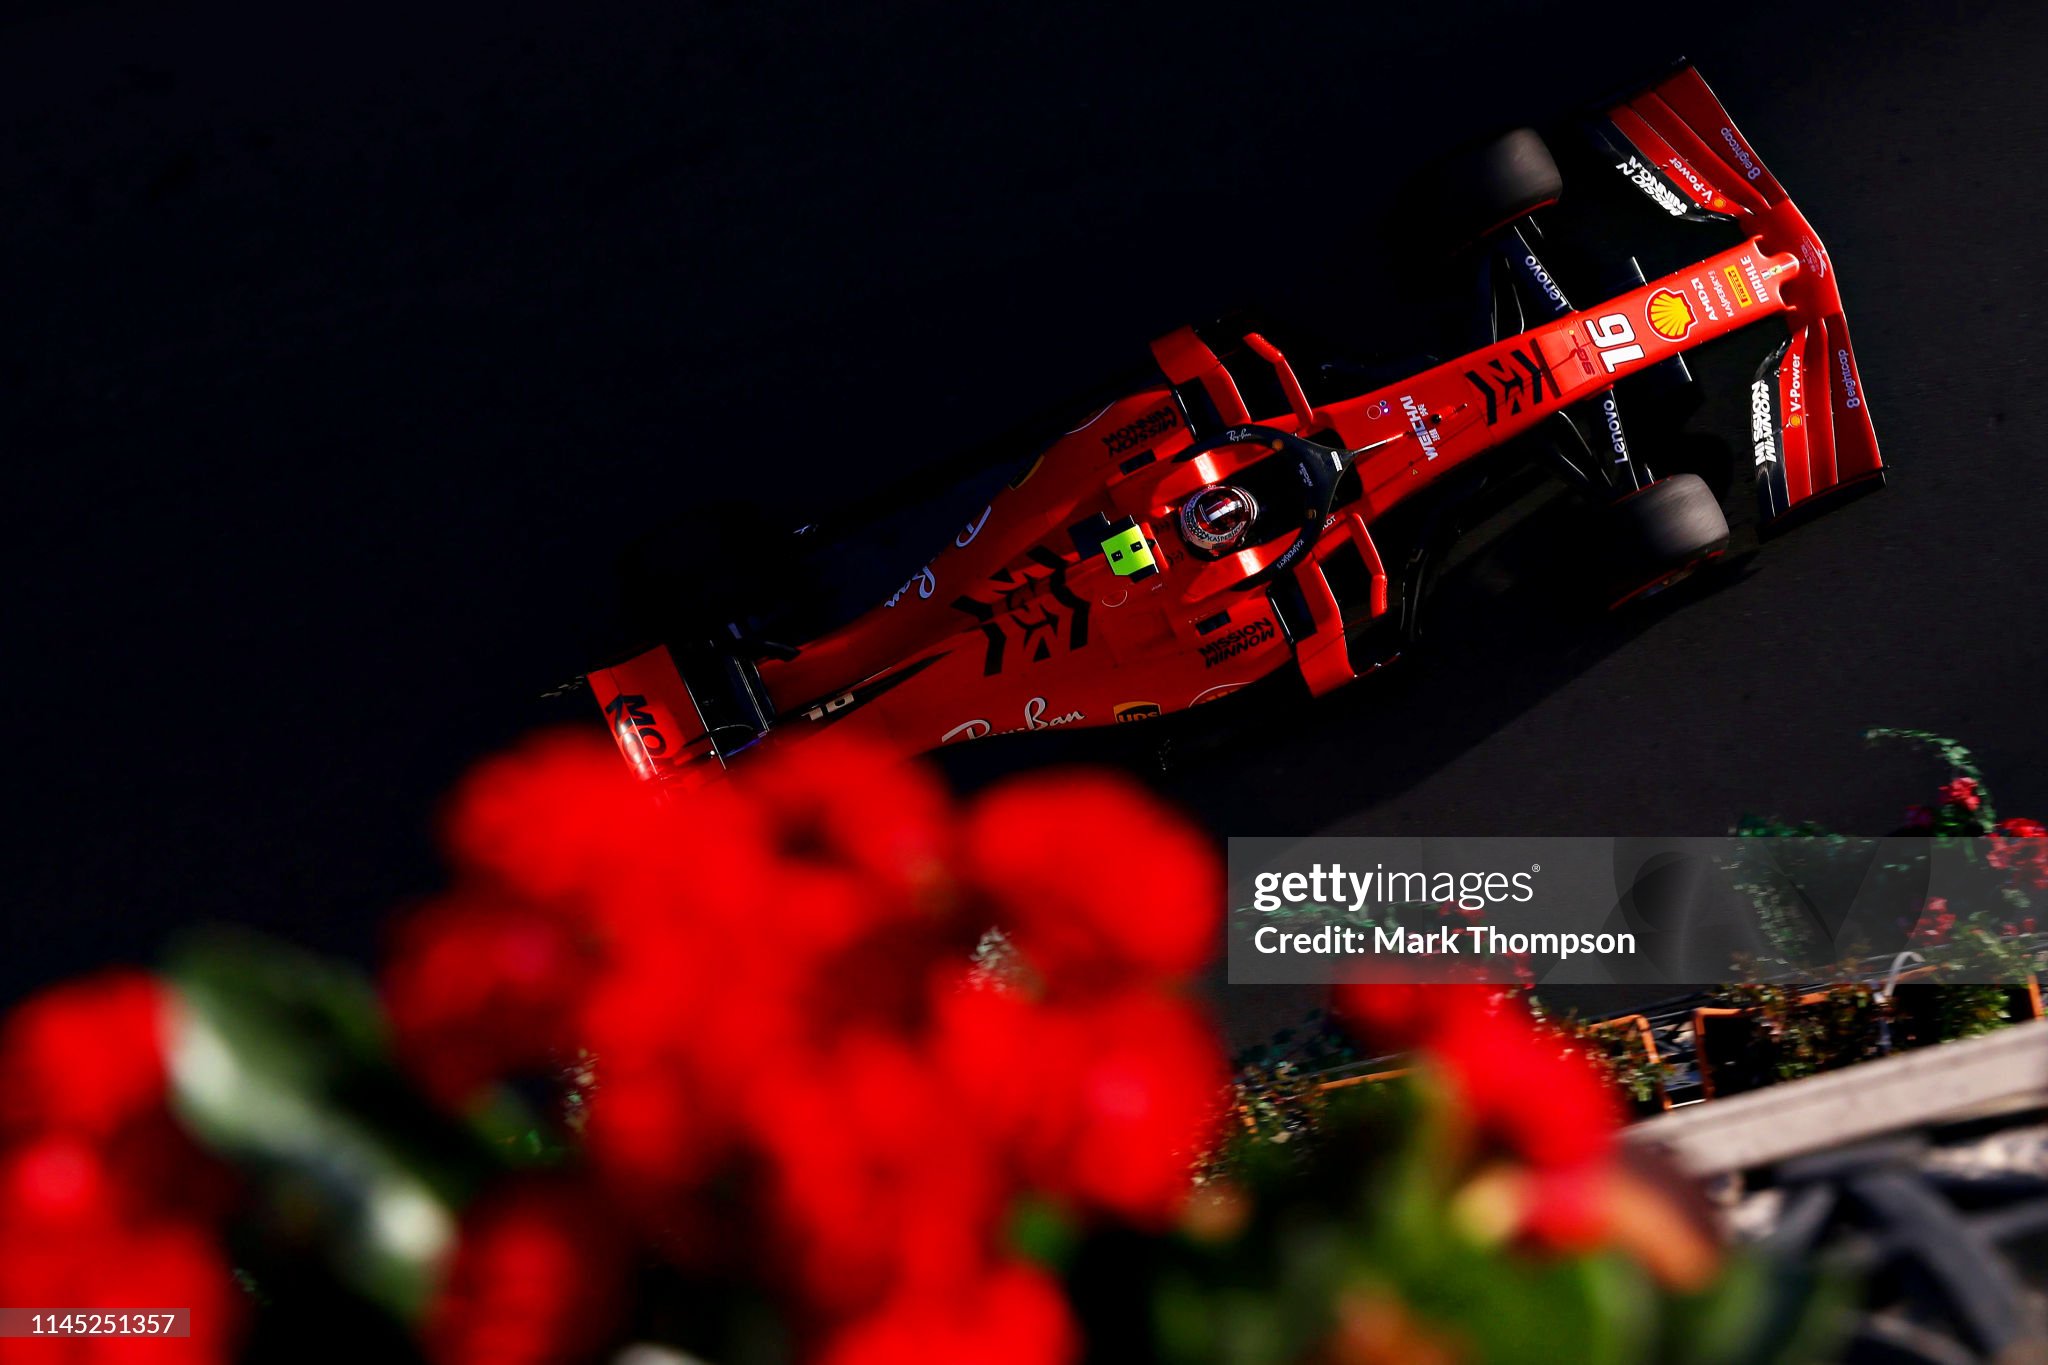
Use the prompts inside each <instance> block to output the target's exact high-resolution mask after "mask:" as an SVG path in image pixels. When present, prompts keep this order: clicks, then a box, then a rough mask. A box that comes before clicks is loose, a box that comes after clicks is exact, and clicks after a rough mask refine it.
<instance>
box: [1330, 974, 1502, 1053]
mask: <svg viewBox="0 0 2048 1365" xmlns="http://www.w3.org/2000/svg"><path fill="white" fill-rule="evenodd" d="M1501 998H1502V992H1501V989H1500V988H1499V987H1498V986H1487V985H1481V984H1477V983H1470V982H1444V983H1441V984H1439V983H1434V982H1432V983H1428V984H1419V983H1413V982H1405V983H1394V982H1379V981H1359V982H1351V983H1348V984H1345V985H1342V986H1339V987H1337V989H1336V992H1335V996H1334V1000H1335V1005H1336V1009H1337V1013H1338V1014H1339V1015H1340V1016H1341V1017H1342V1018H1343V1019H1344V1020H1345V1022H1346V1023H1348V1024H1349V1025H1350V1026H1351V1030H1352V1032H1353V1033H1355V1034H1357V1035H1358V1037H1359V1038H1360V1040H1361V1041H1363V1042H1365V1043H1366V1044H1368V1045H1369V1046H1372V1047H1377V1048H1385V1049H1387V1050H1389V1051H1398V1050H1403V1049H1406V1048H1411V1047H1414V1046H1416V1045H1417V1044H1420V1043H1422V1042H1424V1041H1425V1040H1427V1039H1429V1038H1431V1037H1434V1036H1435V1035H1436V1034H1437V1033H1438V1031H1439V1030H1441V1029H1442V1028H1443V1026H1444V1024H1445V1022H1446V1021H1448V1020H1450V1019H1452V1018H1455V1017H1457V1016H1459V1015H1463V1014H1468V1013H1474V1012H1480V1011H1485V1010H1489V1009H1492V1008H1495V1007H1496V1006H1497V1005H1498V1004H1499V1002H1500V1000H1501Z"/></svg>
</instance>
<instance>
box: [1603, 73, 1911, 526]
mask: <svg viewBox="0 0 2048 1365" xmlns="http://www.w3.org/2000/svg"><path fill="white" fill-rule="evenodd" d="M1604 117H1605V119H1606V121H1607V124H1608V125H1609V128H1610V129H1611V131H1612V138H1611V139H1610V140H1611V141H1614V142H1615V144H1616V147H1617V149H1618V151H1619V152H1620V154H1621V155H1622V156H1623V157H1624V158H1625V159H1624V160H1622V161H1621V162H1620V163H1619V164H1618V165H1617V167H1616V169H1617V170H1619V171H1621V172H1622V173H1623V174H1625V175H1628V176H1629V177H1630V178H1631V179H1632V180H1634V181H1635V183H1636V184H1637V185H1638V187H1640V188H1641V189H1642V190H1643V191H1644V193H1645V194H1647V195H1648V196H1649V197H1650V198H1651V199H1653V200H1654V201H1656V202H1657V203H1658V204H1659V205H1661V206H1662V207H1663V208H1664V209H1665V210H1666V211H1667V212H1669V213H1671V214H1672V215H1673V216H1674V217H1683V218H1688V219H1693V220H1695V221H1714V222H1729V221H1732V222H1735V223H1737V224H1739V225H1740V226H1741V228H1742V230H1743V231H1744V232H1747V233H1748V234H1750V235H1751V236H1752V237H1754V238H1756V239H1757V240H1758V241H1759V242H1760V243H1761V245H1762V247H1763V249H1764V250H1765V251H1766V252H1770V253H1773V254H1776V253H1792V254H1796V255H1797V256H1798V257H1799V260H1800V270H1799V273H1798V275H1797V276H1796V277H1795V278H1793V279H1792V280H1791V281H1790V282H1788V283H1787V284H1786V285H1785V287H1784V291H1783V295H1784V299H1785V303H1786V305H1787V306H1786V311H1785V313H1784V318H1785V322H1786V325H1787V327H1788V329H1789V333H1790V334H1789V335H1788V336H1787V337H1785V338H1784V339H1783V340H1782V341H1780V342H1779V343H1778V344H1777V345H1776V346H1775V348H1774V349H1773V350H1772V351H1771V353H1770V354H1769V355H1768V356H1767V357H1766V358H1765V359H1764V362H1763V365H1762V366H1761V367H1760V368H1759V369H1758V371H1757V375H1756V380H1755V382H1754V384H1752V385H1751V388H1750V442H1751V448H1752V455H1753V457H1754V459H1755V462H1756V490H1757V503H1758V508H1759V512H1760V514H1761V517H1762V523H1763V530H1764V532H1765V533H1766V534H1769V533H1771V532H1773V531H1776V530H1780V529H1783V528H1784V527H1785V526H1786V525H1788V524H1790V523H1791V521H1793V520H1796V519H1797V518H1795V516H1794V514H1795V513H1796V514H1798V515H1799V516H1800V517H1803V516H1804V515H1805V514H1807V513H1810V512H1814V511H1819V510H1822V509H1823V508H1825V507H1827V506H1831V505H1833V503H1835V502H1836V501H1838V500H1840V499H1841V498H1843V497H1846V496H1849V495H1852V494H1855V493H1861V492H1867V491H1869V490H1871V489H1874V488H1878V487H1881V486H1882V485H1883V483H1884V457H1883V456H1882V455H1881V454H1880V453H1879V451H1878V446H1877V431H1876V429H1875V428H1874V427H1873V426H1872V425H1871V421H1870V408H1869V406H1868V404H1867V403H1866V401H1865V396H1864V391H1863V379H1862V376H1861V375H1860V374H1859V373H1858V371H1857V368H1856V351H1855V348H1854V347H1853V346H1852V345H1851V344H1850V342H1849V324H1848V321H1847V319H1845V318H1844V317H1843V315H1842V296H1841V289H1840V282H1839V280H1838V279H1837V278H1836V275H1835V271H1834V266H1833V264H1832V262H1830V261H1829V259H1828V250H1827V248H1826V247H1825V246H1824V245H1822V244H1821V240H1820V236H1819V234H1818V233H1816V232H1815V231H1814V230H1813V226H1812V224H1810V223H1808V222H1807V221H1806V217H1805V215H1804V214H1802V213H1801V212H1800V211H1799V209H1798V208H1797V206H1795V205H1794V204H1793V203H1792V200H1791V199H1790V198H1789V197H1788V196H1787V195H1786V193H1785V188H1784V186H1782V185H1780V184H1779V183H1778V179H1777V177H1776V176H1774V175H1772V174H1771V172H1770V170H1769V168H1768V167H1766V166H1765V165H1764V162H1763V158H1762V157H1760V156H1758V155H1757V153H1756V149H1755V148H1754V147H1751V146H1750V145H1749V140H1748V139H1747V138H1745V137H1743V135H1742V133H1741V131H1740V130H1739V129H1737V128H1736V126H1735V121H1734V120H1733V119H1731V118H1729V117H1728V111H1727V110H1725V109H1723V108H1722V107H1721V102H1720V101H1719V100H1718V99H1716V98H1715V97H1714V92H1713V91H1712V90H1711V89H1709V88H1708V86H1707V83H1706V81H1704V80H1702V79H1701V78H1700V74H1699V72H1697V71H1695V70H1694V69H1693V68H1692V67H1691V66H1690V65H1682V66H1680V67H1679V68H1678V69H1677V70H1675V71H1674V72H1672V73H1671V74H1670V75H1669V76H1666V77H1665V78H1664V79H1663V80H1661V81H1659V82H1658V83H1657V84H1656V85H1654V86H1652V87H1651V88H1650V89H1648V90H1645V91H1643V92H1642V93H1641V94H1638V95H1635V96H1633V97H1631V98H1629V99H1627V100H1624V101H1623V102H1621V103H1620V104H1617V105H1615V106H1614V107H1612V108H1610V109H1608V110H1607V111H1606V112H1605V115H1604ZM1729 283H1730V285H1731V287H1732V288H1734V289H1735V290H1736V291H1738V293H1739V292H1740V291H1741V290H1742V288H1743V285H1742V282H1741V281H1740V280H1732V279H1731V280H1730V281H1729Z"/></svg>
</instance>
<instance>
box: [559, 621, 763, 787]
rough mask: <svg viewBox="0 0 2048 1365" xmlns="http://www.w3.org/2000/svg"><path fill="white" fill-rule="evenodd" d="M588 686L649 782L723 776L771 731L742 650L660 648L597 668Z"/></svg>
mask: <svg viewBox="0 0 2048 1365" xmlns="http://www.w3.org/2000/svg"><path fill="white" fill-rule="evenodd" d="M589 682H590V690H591V694H592V695H593V696H594V697H595V698H596V700H597V704H598V706H599V707H600V708H601V709H602V710H603V711H604V716H605V720H606V722H607V723H608V724H609V726H610V729H611V732H612V739H613V740H614V741H615V742H616V743H617V744H618V746H619V752H620V753H621V754H623V755H625V758H626V762H627V763H628V764H629V765H630V766H631V767H632V769H633V771H634V772H635V773H636V774H638V775H639V776H640V777H642V778H645V779H648V780H650V781H655V782H661V783H671V782H680V783H685V784H688V783H692V782H694V781H696V780H699V779H701V778H703V777H705V776H708V775H711V774H715V773H718V772H722V771H723V770H724V768H725V760H726V759H727V758H728V757H730V756H731V755H732V754H734V753H737V752H738V751H739V750H741V749H743V748H745V747H746V746H747V745H749V744H751V743H753V742H754V741H755V740H756V739H758V738H760V736H761V734H762V732H763V731H765V730H766V729H767V728H768V721H769V718H770V714H771V713H770V711H769V708H768V705H767V698H766V695H765V694H764V693H763V692H762V691H761V685H760V678H759V676H758V674H757V673H756V672H755V671H754V668H753V665H752V664H751V662H749V661H748V660H747V659H746V658H744V657H743V656H742V655H741V654H740V653H739V652H738V651H736V650H729V649H719V648H717V647H715V646H713V645H709V644H707V645H704V646H699V647H676V648H672V647H670V646H667V645H656V646H654V647H653V648H651V649H648V650H645V651H643V652H641V653H639V654H636V655H634V656H633V657H632V658H630V659H627V660H625V661H623V662H621V663H615V664H611V665H609V666H607V667H604V668H597V669H593V670H591V672H590V674H589Z"/></svg>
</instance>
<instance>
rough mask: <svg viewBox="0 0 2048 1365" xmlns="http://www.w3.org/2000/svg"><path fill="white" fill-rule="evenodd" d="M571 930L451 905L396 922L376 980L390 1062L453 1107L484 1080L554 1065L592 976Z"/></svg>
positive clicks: (459, 902) (530, 911) (502, 911)
mask: <svg viewBox="0 0 2048 1365" xmlns="http://www.w3.org/2000/svg"><path fill="white" fill-rule="evenodd" d="M592 956H593V954H592V952H591V950H590V948H589V946H588V944H587V943H586V942H585V941H584V939H583V935H581V934H580V933H579V931H578V928H577V926H576V925H575V924H574V923H573V922H571V921H568V920H566V919H564V918H563V917H562V916H559V915H555V914H550V913H547V912H545V911H543V910H539V909H537V908H535V907H533V906H531V905H528V904H524V903H521V902H507V901H504V900H501V899H479V898H473V897H451V898H449V899H447V900H443V901H439V902H437V903H435V904H433V905H430V906H427V907H426V908H425V909H423V910H421V911H420V912H418V913H416V914H414V915H412V916H410V917H409V918H407V919H406V920H404V921H403V922H402V923H401V924H400V926H399V929H398V931H397V933H396V935H395V936H394V941H393V946H392V950H391V952H390V953H389V954H388V956H387V963H388V965H387V967H386V970H385V973H384V983H383V984H384V1002H385V1009H386V1012H387V1013H388V1015H389V1016H390V1020H391V1027H392V1031H393V1033H394V1035H395V1037H396V1040H397V1043H398V1048H399V1055H400V1056H402V1057H403V1058H405V1060H406V1062H407V1064H408V1065H409V1067H410V1068H411V1070H412V1071H413V1073H414V1074H415V1075H416V1076H417V1077H418V1078H419V1079H420V1081H421V1083H422V1084H423V1085H424V1086H425V1087H426V1089H427V1091H428V1092H429V1093H430V1094H432V1095H434V1096H435V1097H436V1098H438V1099H440V1100H442V1101H443V1102H444V1103H446V1104H448V1105H450V1106H451V1107H455V1106H460V1105H461V1104H462V1103H463V1102H464V1101H466V1100H468V1099H469V1098H471V1097H472V1096H473V1095H474V1094H475V1092H476V1090H477V1088H478V1087H479V1086H481V1085H482V1084H484V1083H485V1082H487V1081H491V1080H495V1079H497V1078H499V1077H501V1076H504V1075H507V1074H509V1073H513V1072H518V1071H523V1070H526V1069H528V1068H530V1067H535V1066H538V1065H541V1064H543V1063H546V1062H549V1061H551V1060H552V1061H554V1062H556V1063H557V1064H558V1065H559V1064H560V1062H561V1061H562V1054H563V1053H564V1052H565V1051H566V1050H567V1049H569V1048H570V1047H572V1046H573V1041H574V1040H573V1037H572V1033H571V1030H570V1027H569V1025H570V1021H571V1018H572V1011H573V1009H574V1007H575V1006H576V1005H577V1004H578V1003H579V1002H580V1000H581V997H582V994H583V991H584V989H585V988H586V987H587V985H588V982H589V978H590V974H591V970H592V966H593V963H592Z"/></svg>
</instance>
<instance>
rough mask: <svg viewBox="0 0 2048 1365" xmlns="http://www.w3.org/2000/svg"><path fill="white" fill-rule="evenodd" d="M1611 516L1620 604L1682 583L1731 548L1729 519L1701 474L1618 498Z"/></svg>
mask: <svg viewBox="0 0 2048 1365" xmlns="http://www.w3.org/2000/svg"><path fill="white" fill-rule="evenodd" d="M1606 515H1607V517H1608V519H1609V531H1610V534H1611V536H1612V544H1613V548H1614V561H1615V568H1614V576H1613V585H1614V587H1615V589H1616V591H1617V597H1616V605H1619V604H1620V603H1621V602H1627V601H1631V600H1634V599H1636V598H1639V597H1646V596H1648V595H1649V594H1651V593H1653V592H1656V591H1658V590H1659V589H1661V588H1665V587H1668V586H1670V585H1671V584H1672V583H1675V582H1677V581H1678V580H1679V579H1680V578H1683V577H1684V576H1685V575H1686V574H1688V573H1690V572H1691V571H1692V570H1693V569H1694V568H1696V567H1698V566H1699V565H1700V564H1701V563H1702V562H1704V561H1706V560H1708V559H1712V558H1713V557H1714V556H1716V555H1718V554H1720V553H1721V552H1722V551H1723V550H1725V549H1727V548H1728V518H1727V516H1726V515H1724V514H1723V513H1722V511H1721V502H1720V499H1718V498H1716V497H1715V496H1714V491H1713V489H1711V488H1709V487H1708V486H1707V484H1706V481H1705V480H1703V479H1701V478H1700V477H1699V475H1697V474H1674V475H1672V476H1671V477H1670V478H1668V479H1659V480H1657V481H1656V482H1655V483H1653V484H1650V485H1648V486H1647V487H1644V488H1639V489H1637V490H1636V491H1635V492H1633V493H1630V494H1627V495H1626V496H1624V497H1621V498H1618V499H1616V500H1615V501H1614V502H1612V503H1610V504H1608V506H1607V508H1606Z"/></svg>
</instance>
